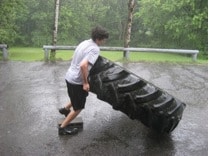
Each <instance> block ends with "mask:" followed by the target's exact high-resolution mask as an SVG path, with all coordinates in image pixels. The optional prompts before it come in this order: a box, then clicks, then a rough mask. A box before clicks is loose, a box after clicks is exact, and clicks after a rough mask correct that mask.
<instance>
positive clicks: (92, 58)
mask: <svg viewBox="0 0 209 156" xmlns="http://www.w3.org/2000/svg"><path fill="white" fill-rule="evenodd" d="M108 37H109V34H108V32H107V31H106V30H105V29H103V28H102V27H100V26H97V27H95V28H94V29H92V33H91V39H89V40H85V41H83V42H81V43H80V44H79V45H78V46H77V48H76V49H75V52H74V55H73V59H72V62H71V65H70V67H69V69H68V71H67V73H66V77H65V79H66V83H67V89H68V95H69V97H70V100H71V102H70V103H68V104H67V105H66V106H65V107H64V108H61V109H59V112H60V113H61V114H64V115H65V116H66V118H65V119H64V121H63V122H62V124H61V125H60V126H59V130H58V131H59V135H69V134H76V133H77V132H78V129H76V128H74V129H72V130H67V129H66V128H65V127H66V126H67V125H68V124H69V123H70V122H71V121H72V120H73V119H74V118H75V117H76V116H77V115H78V114H79V113H80V112H81V111H82V109H84V107H85V102H86V97H87V96H88V92H89V88H90V86H89V83H88V74H89V70H90V69H91V67H92V66H93V65H94V63H95V62H96V60H97V58H98V56H99V53H100V49H99V46H101V45H103V44H104V43H105V40H106V39H107V38H108ZM71 107H72V108H73V109H72V110H70V108H71Z"/></svg>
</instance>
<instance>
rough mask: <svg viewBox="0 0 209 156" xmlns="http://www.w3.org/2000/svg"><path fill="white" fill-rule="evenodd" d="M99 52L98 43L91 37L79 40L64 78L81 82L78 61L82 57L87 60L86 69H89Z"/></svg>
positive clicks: (76, 82) (74, 82) (75, 82)
mask: <svg viewBox="0 0 209 156" xmlns="http://www.w3.org/2000/svg"><path fill="white" fill-rule="evenodd" d="M99 52H100V49H99V47H98V45H97V44H96V43H95V42H94V41H93V40H92V39H89V40H85V41H83V42H81V43H80V44H79V45H78V46H77V48H76V49H75V52H74V54H73V59H72V62H71V65H70V67H69V69H68V71H67V73H66V76H65V79H66V80H67V81H68V82H69V83H72V84H83V77H82V73H81V68H80V63H81V61H82V60H84V59H86V60H88V62H89V67H88V69H89V70H90V69H91V67H92V66H93V65H94V63H95V62H96V60H97V58H98V56H99Z"/></svg>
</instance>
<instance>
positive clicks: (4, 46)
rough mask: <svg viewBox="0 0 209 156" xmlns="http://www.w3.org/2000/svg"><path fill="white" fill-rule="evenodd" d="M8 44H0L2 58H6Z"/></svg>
mask: <svg viewBox="0 0 209 156" xmlns="http://www.w3.org/2000/svg"><path fill="white" fill-rule="evenodd" d="M7 48H8V46H7V45H6V44H0V49H2V52H3V60H7V59H8V51H7Z"/></svg>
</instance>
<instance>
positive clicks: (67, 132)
mask: <svg viewBox="0 0 209 156" xmlns="http://www.w3.org/2000/svg"><path fill="white" fill-rule="evenodd" d="M77 133H78V128H72V129H67V128H61V127H59V128H58V134H59V135H75V134H77Z"/></svg>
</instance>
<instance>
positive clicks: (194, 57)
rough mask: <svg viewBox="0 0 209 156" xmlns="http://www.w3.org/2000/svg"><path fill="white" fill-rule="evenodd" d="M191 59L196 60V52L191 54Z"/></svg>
mask: <svg viewBox="0 0 209 156" xmlns="http://www.w3.org/2000/svg"><path fill="white" fill-rule="evenodd" d="M192 60H193V61H197V53H196V54H192Z"/></svg>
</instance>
